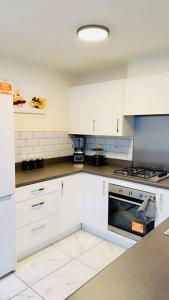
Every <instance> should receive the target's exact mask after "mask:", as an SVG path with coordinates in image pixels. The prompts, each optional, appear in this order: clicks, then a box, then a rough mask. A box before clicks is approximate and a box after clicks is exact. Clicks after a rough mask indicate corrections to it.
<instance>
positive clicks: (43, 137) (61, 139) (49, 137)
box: [15, 131, 73, 162]
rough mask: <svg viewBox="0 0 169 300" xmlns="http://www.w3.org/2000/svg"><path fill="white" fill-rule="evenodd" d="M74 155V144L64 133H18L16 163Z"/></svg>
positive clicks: (16, 133)
mask: <svg viewBox="0 0 169 300" xmlns="http://www.w3.org/2000/svg"><path fill="white" fill-rule="evenodd" d="M72 154H73V142H72V139H71V138H70V137H69V136H68V133H67V132H64V131H16V132H15V161H16V162H21V161H23V160H24V159H31V158H33V159H35V158H53V157H62V156H68V155H72Z"/></svg>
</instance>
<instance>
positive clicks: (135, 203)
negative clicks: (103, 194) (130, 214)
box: [109, 196, 141, 206]
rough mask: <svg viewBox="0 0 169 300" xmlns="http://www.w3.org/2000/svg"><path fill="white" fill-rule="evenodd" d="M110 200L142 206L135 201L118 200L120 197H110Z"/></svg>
mask: <svg viewBox="0 0 169 300" xmlns="http://www.w3.org/2000/svg"><path fill="white" fill-rule="evenodd" d="M109 198H111V199H115V200H119V201H122V202H126V203H131V204H134V205H138V206H140V205H141V204H140V203H138V202H134V201H130V200H125V199H122V198H118V197H115V196H109Z"/></svg>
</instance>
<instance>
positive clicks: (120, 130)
mask: <svg viewBox="0 0 169 300" xmlns="http://www.w3.org/2000/svg"><path fill="white" fill-rule="evenodd" d="M123 94H124V81H123V80H113V81H108V82H101V83H96V84H90V85H83V86H76V87H72V88H70V90H69V112H70V120H69V121H70V122H69V125H70V126H69V133H71V134H86V135H110V136H132V135H133V118H132V117H124V116H123Z"/></svg>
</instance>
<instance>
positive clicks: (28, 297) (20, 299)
mask: <svg viewBox="0 0 169 300" xmlns="http://www.w3.org/2000/svg"><path fill="white" fill-rule="evenodd" d="M11 299H12V300H41V299H43V298H41V297H40V296H39V295H38V294H36V293H35V292H34V291H32V290H31V289H30V288H29V289H27V290H25V291H23V292H21V293H20V294H18V295H16V296H15V297H13V298H11Z"/></svg>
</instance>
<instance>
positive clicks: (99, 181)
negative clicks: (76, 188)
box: [82, 174, 108, 230]
mask: <svg viewBox="0 0 169 300" xmlns="http://www.w3.org/2000/svg"><path fill="white" fill-rule="evenodd" d="M83 194H84V199H83V221H82V223H83V224H85V225H88V226H91V227H93V228H96V229H99V230H106V229H107V226H108V184H107V181H106V179H105V178H104V177H100V176H95V175H89V174H85V175H84V192H83Z"/></svg>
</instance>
